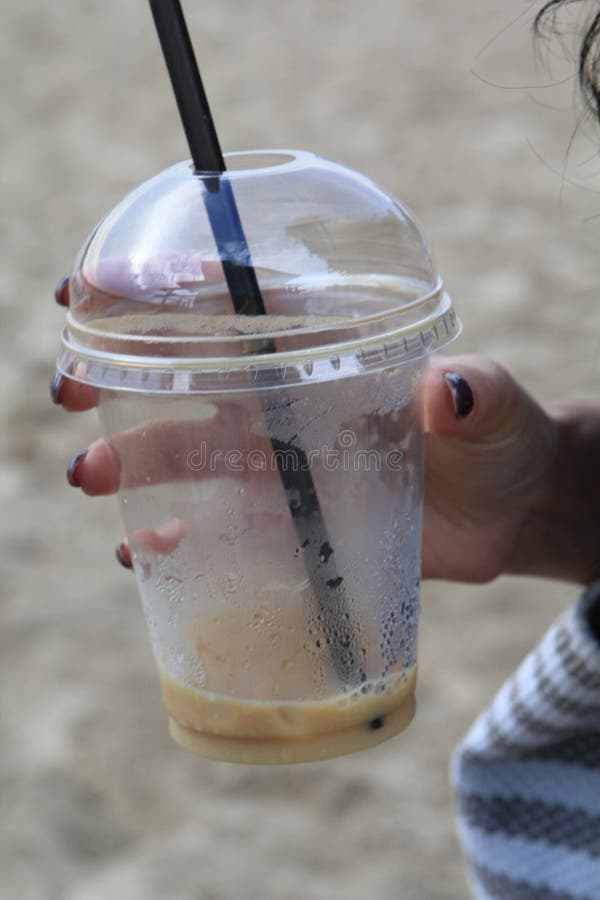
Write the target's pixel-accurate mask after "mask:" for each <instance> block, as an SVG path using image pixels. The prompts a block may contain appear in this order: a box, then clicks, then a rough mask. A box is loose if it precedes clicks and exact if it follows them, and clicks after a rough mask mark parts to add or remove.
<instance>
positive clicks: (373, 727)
mask: <svg viewBox="0 0 600 900" xmlns="http://www.w3.org/2000/svg"><path fill="white" fill-rule="evenodd" d="M384 725H385V719H384V717H383V716H377V718H375V719H371V721H370V722H367V731H379V729H380V728H383V726H384Z"/></svg>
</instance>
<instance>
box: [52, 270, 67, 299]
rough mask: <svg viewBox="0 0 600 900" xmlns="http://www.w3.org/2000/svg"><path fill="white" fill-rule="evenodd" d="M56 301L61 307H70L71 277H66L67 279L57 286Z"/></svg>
mask: <svg viewBox="0 0 600 900" xmlns="http://www.w3.org/2000/svg"><path fill="white" fill-rule="evenodd" d="M54 299H55V300H56V302H57V303H58V305H59V306H68V305H69V276H68V275H65V277H64V278H63V279H62V280H61V281H59V282H58V284H57V285H56V290H55V291H54Z"/></svg>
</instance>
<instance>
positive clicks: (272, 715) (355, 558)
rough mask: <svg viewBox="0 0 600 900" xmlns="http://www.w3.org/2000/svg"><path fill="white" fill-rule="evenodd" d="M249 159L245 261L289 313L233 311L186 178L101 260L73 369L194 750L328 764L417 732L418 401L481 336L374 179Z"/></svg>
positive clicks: (100, 233) (276, 159) (240, 195)
mask: <svg viewBox="0 0 600 900" xmlns="http://www.w3.org/2000/svg"><path fill="white" fill-rule="evenodd" d="M226 161H227V166H228V172H227V173H226V174H225V175H224V176H223V182H224V183H225V185H226V188H227V190H229V189H231V191H232V192H233V195H234V197H235V201H236V204H237V208H238V211H239V215H240V219H241V222H242V224H243V228H244V232H245V236H246V240H247V247H244V246H240V245H239V244H236V243H235V241H233V242H232V243H231V245H230V246H228V247H226V251H225V252H226V253H227V254H228V256H229V259H230V261H231V262H233V263H244V262H246V263H247V262H248V259H247V251H248V249H249V251H250V255H251V260H252V264H253V265H254V267H255V270H256V274H257V278H258V282H259V285H260V289H261V293H262V297H263V299H264V305H265V308H266V315H261V316H257V315H245V314H241V313H236V312H235V311H234V307H233V304H232V300H231V297H230V294H229V290H228V288H227V285H226V282H225V279H224V276H223V270H222V266H221V263H220V254H221V255H222V254H223V252H224V251H223V247H222V246H221V247H220V248H219V249H217V246H216V244H215V239H214V237H213V229H212V228H211V222H210V220H209V216H208V214H207V199H210V198H208V197H207V195H208V193H209V192H210V191H213V190H214V184H213V185H211V184H210V183H209V178H208V176H207V177H204V176H201V175H197V174H194V172H193V169H192V166H191V163H180V164H178V165H175V166H173V167H171V168H169V169H167V170H166V171H164V172H162V173H160V174H159V175H157V176H156V177H155V178H152V179H150V180H149V181H147V182H145V183H144V184H142V185H141V186H140V187H138V188H136V189H135V190H134V191H133V192H132V193H131V194H129V195H128V196H127V197H126V198H125V199H124V200H123V201H122V202H121V203H120V204H119V205H118V206H116V207H115V208H114V209H113V210H112V211H111V212H110V213H108V215H107V216H106V217H105V218H104V219H103V220H102V221H101V222H100V224H99V225H98V226H97V228H96V229H95V230H94V232H93V233H92V235H91V236H90V238H89V239H88V240H87V242H86V244H85V245H84V247H83V249H82V251H81V253H80V255H79V258H78V260H77V262H76V266H75V271H74V274H73V277H72V280H71V306H70V310H69V313H68V317H67V324H66V328H65V330H64V333H63V343H62V351H61V354H60V357H59V362H58V367H59V369H60V371H61V372H63V373H65V374H68V375H69V376H70V377H71V378H75V379H76V380H78V381H80V382H82V383H84V384H87V385H90V386H93V387H94V388H95V389H97V390H98V391H99V410H100V419H101V422H102V425H103V428H104V433H105V435H106V438H107V440H108V441H109V442H110V444H111V446H112V447H113V448H114V450H115V452H116V454H117V457H118V460H119V466H120V489H119V497H120V502H121V506H122V511H123V517H124V520H125V527H126V531H127V535H128V539H129V542H130V545H131V550H132V559H133V567H134V571H135V575H136V578H137V583H138V587H139V591H140V595H141V598H142V603H143V606H144V610H145V615H146V619H147V623H148V627H149V632H150V639H151V642H152V647H153V650H154V655H155V658H156V662H157V666H158V670H159V674H160V679H161V685H162V692H163V697H164V702H165V705H166V708H167V711H168V714H169V718H170V729H171V734H172V736H173V737H174V739H175V740H176V741H177V742H178V743H179V744H181V745H182V746H184V747H186V748H188V749H190V750H193V751H195V752H198V753H200V754H202V755H205V756H209V757H212V758H216V759H222V760H229V761H236V762H245V763H288V762H303V761H308V760H317V759H324V758H327V757H331V756H336V755H339V754H343V753H348V752H351V751H354V750H358V749H362V748H365V747H368V746H371V745H373V744H376V743H379V742H381V741H382V740H385V739H386V738H388V737H390V736H392V735H393V734H396V733H397V732H399V731H400V730H402V729H403V728H404V727H405V726H406V725H407V724H408V723H409V722H410V720H411V718H412V716H413V713H414V688H415V675H416V660H417V624H418V609H419V580H420V545H421V504H422V429H421V392H420V386H421V384H422V381H423V375H424V372H425V370H426V366H427V362H428V358H429V356H430V355H431V353H432V352H434V351H435V350H437V349H438V348H439V347H442V346H444V345H446V344H447V343H449V342H450V341H451V340H452V339H453V338H454V337H455V336H456V335H457V334H458V332H459V324H458V321H457V319H456V316H455V314H454V311H453V309H452V305H451V301H450V299H449V297H448V295H447V294H446V293H445V292H444V289H443V285H442V283H441V281H440V279H439V278H438V276H437V273H436V271H435V267H434V264H433V262H432V258H431V254H430V251H429V248H428V245H427V241H426V239H425V237H424V235H423V232H422V230H421V228H420V226H419V225H418V223H417V222H416V220H415V218H414V216H413V215H412V213H410V212H409V211H408V210H407V209H406V207H404V206H403V205H402V204H400V203H398V201H396V200H394V199H393V198H391V197H389V196H388V195H387V194H386V193H385V192H384V191H383V190H382V189H381V188H379V187H378V186H377V185H375V184H374V183H373V182H371V181H370V180H369V179H367V178H365V177H364V176H362V175H360V174H358V173H356V172H354V171H351V170H349V169H347V168H344V167H342V166H340V165H337V164H335V163H332V162H329V161H326V160H323V159H321V158H318V157H316V156H313V155H311V154H308V153H302V152H295V151H293V152H291V151H264V152H258V153H237V154H229V155H228V156H227V157H226ZM213 181H214V179H213ZM213 224H214V223H213Z"/></svg>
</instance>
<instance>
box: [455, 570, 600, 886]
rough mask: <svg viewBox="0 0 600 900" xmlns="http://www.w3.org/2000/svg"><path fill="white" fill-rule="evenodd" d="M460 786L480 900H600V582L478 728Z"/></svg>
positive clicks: (467, 747)
mask: <svg viewBox="0 0 600 900" xmlns="http://www.w3.org/2000/svg"><path fill="white" fill-rule="evenodd" d="M452 781H453V786H454V790H455V795H456V812H457V827H458V833H459V838H460V841H461V844H462V848H463V852H464V856H465V859H466V863H467V872H468V878H469V882H470V886H471V890H472V894H473V896H474V897H475V898H477V900H600V583H597V584H595V585H593V586H592V587H590V588H589V589H588V590H587V591H586V592H585V594H584V595H583V596H582V597H581V599H580V600H579V602H578V603H576V604H575V605H574V606H573V607H572V608H571V609H569V610H568V611H567V612H566V613H565V614H564V615H563V616H561V618H560V619H558V621H557V622H556V623H555V624H554V625H553V626H552V627H551V629H550V630H549V632H548V633H547V634H546V636H545V638H544V639H543V641H542V642H541V644H540V645H539V646H538V647H537V648H536V649H535V650H534V651H533V652H532V653H531V654H530V655H529V656H528V657H527V658H526V659H525V661H524V662H523V663H522V664H521V666H520V668H519V669H518V670H517V672H516V673H515V674H514V675H513V676H512V677H511V678H510V679H509V680H508V681H507V682H506V683H505V684H504V686H503V687H502V688H501V689H500V691H499V693H498V694H497V696H496V698H495V699H494V701H493V702H492V704H491V705H490V706H489V708H488V709H487V710H485V711H484V712H483V713H482V714H481V715H480V716H479V718H478V719H477V720H476V721H475V723H474V724H473V726H472V727H471V729H470V731H469V733H468V734H467V736H466V738H465V739H464V741H463V742H462V744H461V745H460V747H459V748H458V749H457V751H456V752H455V754H454V758H453V761H452Z"/></svg>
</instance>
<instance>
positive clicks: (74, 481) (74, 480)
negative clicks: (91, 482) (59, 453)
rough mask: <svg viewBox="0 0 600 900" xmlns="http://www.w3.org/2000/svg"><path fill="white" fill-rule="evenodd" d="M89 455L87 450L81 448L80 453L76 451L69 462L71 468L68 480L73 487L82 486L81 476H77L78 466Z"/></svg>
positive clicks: (68, 470)
mask: <svg viewBox="0 0 600 900" xmlns="http://www.w3.org/2000/svg"><path fill="white" fill-rule="evenodd" d="M86 456H87V450H81V451H80V452H79V453H76V454H75V456H74V457H73V459H72V460H71V462H70V463H69V468H68V469H67V481H68V482H69V484H70V485H71V487H81V485H80V483H79V478H78V476H77V467H78V465H79V463H80V462H81V461H82V460H83V459H85V457H86Z"/></svg>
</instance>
